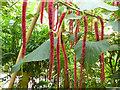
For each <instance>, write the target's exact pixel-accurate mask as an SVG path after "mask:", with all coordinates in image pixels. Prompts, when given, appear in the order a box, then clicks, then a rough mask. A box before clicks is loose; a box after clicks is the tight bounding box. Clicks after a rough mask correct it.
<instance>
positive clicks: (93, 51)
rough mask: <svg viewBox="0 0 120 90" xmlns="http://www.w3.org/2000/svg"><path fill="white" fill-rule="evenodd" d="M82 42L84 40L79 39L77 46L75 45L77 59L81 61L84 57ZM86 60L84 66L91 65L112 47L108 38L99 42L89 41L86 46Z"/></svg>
mask: <svg viewBox="0 0 120 90" xmlns="http://www.w3.org/2000/svg"><path fill="white" fill-rule="evenodd" d="M82 43H83V41H79V42H78V43H77V44H76V46H75V49H74V50H75V53H76V58H77V60H80V61H81V57H82ZM85 47H86V48H85V50H86V51H85V62H84V66H86V67H87V65H88V66H91V65H93V64H95V63H96V61H97V60H98V59H99V57H100V55H101V54H102V53H103V52H106V51H108V50H109V48H110V44H109V42H108V41H107V40H102V41H98V42H92V41H87V42H86V46H85Z"/></svg>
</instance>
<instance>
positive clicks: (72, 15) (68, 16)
mask: <svg viewBox="0 0 120 90" xmlns="http://www.w3.org/2000/svg"><path fill="white" fill-rule="evenodd" d="M65 18H66V19H81V18H82V16H77V15H76V14H74V13H71V14H69V15H67V16H66V17H65Z"/></svg>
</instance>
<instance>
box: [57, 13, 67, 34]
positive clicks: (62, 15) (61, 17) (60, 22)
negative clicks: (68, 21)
mask: <svg viewBox="0 0 120 90" xmlns="http://www.w3.org/2000/svg"><path fill="white" fill-rule="evenodd" d="M65 15H66V13H65V12H64V13H62V14H61V16H60V20H59V25H58V30H57V33H58V32H59V29H60V26H61V24H62V21H63V19H64V18H65Z"/></svg>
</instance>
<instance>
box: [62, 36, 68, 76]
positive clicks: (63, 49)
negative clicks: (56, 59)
mask: <svg viewBox="0 0 120 90" xmlns="http://www.w3.org/2000/svg"><path fill="white" fill-rule="evenodd" d="M61 46H62V51H63V54H64V58H65V73H66V74H67V73H68V70H67V69H68V65H67V63H68V60H67V54H66V52H65V47H64V43H63V40H62V34H61Z"/></svg>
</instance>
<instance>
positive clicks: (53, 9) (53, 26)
mask: <svg viewBox="0 0 120 90" xmlns="http://www.w3.org/2000/svg"><path fill="white" fill-rule="evenodd" d="M52 19H53V20H52V22H53V23H52V24H53V25H52V27H54V26H55V7H54V8H53V18H52ZM53 31H54V30H53Z"/></svg>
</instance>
